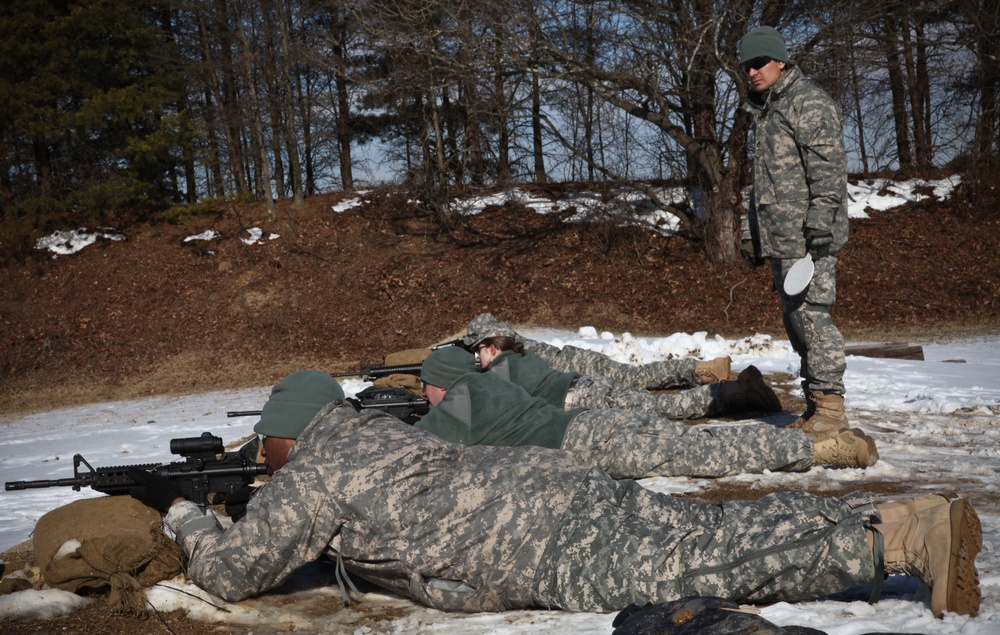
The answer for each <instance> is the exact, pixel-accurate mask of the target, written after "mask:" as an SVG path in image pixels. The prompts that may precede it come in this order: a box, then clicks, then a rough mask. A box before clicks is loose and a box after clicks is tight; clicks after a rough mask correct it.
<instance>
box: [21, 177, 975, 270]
mask: <svg viewBox="0 0 1000 635" xmlns="http://www.w3.org/2000/svg"><path fill="white" fill-rule="evenodd" d="M960 182H961V177H959V176H951V177H948V178H944V179H938V180H927V179H911V180H908V181H890V180H888V179H863V180H859V181H858V182H857V183H848V186H847V198H848V214H849V216H850V217H851V218H868V212H869V211H878V212H883V211H886V210H889V209H892V208H893V207H897V206H899V205H902V204H904V203H908V202H912V201H919V200H923V199H925V198H927V197H928V196H935V197H937V198H939V199H942V200H943V199H946V198H948V197H949V196H950V195H951V192H952V191H953V190H954V189H955V188H956V187H958V185H959V183H960ZM651 191H653V192H654V193H655V195H656V197H657V198H658V199H660V201H662V202H664V203H667V204H669V205H681V204H683V203H684V202H687V203H688V204H689V206H690V207H691V209H693V210H695V213H697V214H699V215H700V214H703V211H702V210H701V196H700V193H699V191H698V190H697V189H694V190H690V191H689V190H688V189H686V188H682V187H669V188H667V187H661V188H653V189H652V190H651ZM928 191H929V192H930V193H929V194H927V193H924V192H928ZM357 194H358V195H357V196H355V197H352V198H347V199H344V200H342V201H340V202H339V203H337V204H336V205H332V206H331V207H330V210H331V211H332V212H334V213H336V214H342V213H343V212H345V211H347V210H349V209H353V208H355V207H361V206H363V205H365V204H368V203H371V196H370V194H371V192H369V191H367V190H364V191H360V192H358V193H357ZM513 202H516V203H519V204H521V205H524V206H525V207H528V208H530V209H533V210H535V212H537V213H539V214H552V213H555V212H561V211H569V210H572V211H573V212H574V213H573V214H572V215H571V216H570V217H569V218H567V219H566V222H567V223H580V222H586V221H588V220H594V219H600V218H619V219H621V221H622V222H623V223H626V224H633V225H639V226H642V227H646V228H648V229H650V230H651V231H655V232H658V233H662V234H666V235H669V234H673V233H674V232H676V231H677V230H678V228H679V227H680V221H679V220H678V219H677V217H676V216H674V215H672V214H670V213H668V212H665V211H663V210H662V209H659V208H657V207H656V205H654V204H653V202H652V200H651V199H650V197H649V196H648V195H646V194H644V193H641V192H639V191H638V190H636V189H634V188H632V187H619V188H614V189H613V190H611V191H609V192H606V193H601V192H586V191H577V192H568V193H566V194H565V195H564V196H562V197H561V198H558V199H552V198H550V197H548V196H543V195H539V194H535V193H532V192H530V191H528V190H525V189H522V188H519V187H514V188H509V189H506V190H501V191H498V192H492V193H489V194H483V195H473V196H467V197H464V198H461V199H456V200H454V201H452V202H451V208H452V210H453V211H455V212H456V213H459V214H462V215H466V216H473V215H476V214H481V213H482V212H483V211H485V210H486V209H487V208H489V207H496V206H501V205H505V204H507V203H513ZM247 231H248V232H249V233H250V236H249V237H243V238H241V239H240V240H242V241H243V242H244V243H246V244H247V245H253V244H255V243H258V242H260V241H261V239H262V237H263V230H261V229H260V228H258V227H253V228H250V229H248V230H247ZM279 237H280V236H278V235H277V234H271V235H269V236H268V240H275V239H278V238H279ZM98 238H102V239H106V240H123V239H124V238H125V236H124V235H122V234H120V233H118V232H117V231H116V230H113V229H108V228H99V229H94V230H90V229H87V228H85V227H81V228H79V229H76V230H73V231H68V232H65V231H57V232H55V233H53V234H51V235H49V236H45V237H43V238H40V239H39V240H38V241H37V242H36V243H35V248H36V249H44V250H48V251H50V252H52V257H53V258H57V257H59V256H68V255H72V254H75V253H77V252H78V251H80V250H81V249H83V248H85V247H87V246H89V245H92V244H94V243H95V242H96V241H97V239H98ZM219 238H222V234H220V233H219V232H218V231H216V230H211V229H210V230H206V231H204V232H202V233H201V234H197V235H194V236H188V237H187V238H185V239H184V242H190V241H195V240H197V241H212V240H217V239H219Z"/></svg>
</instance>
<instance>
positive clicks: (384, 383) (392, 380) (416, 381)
mask: <svg viewBox="0 0 1000 635" xmlns="http://www.w3.org/2000/svg"><path fill="white" fill-rule="evenodd" d="M372 383H373V384H374V385H376V386H378V387H379V388H392V387H393V386H402V387H403V388H406V389H407V390H409V391H410V392H412V393H413V394H414V395H416V396H418V397H419V396H421V395H422V394H423V392H424V391H423V390H422V389H421V387H420V377H418V376H417V375H411V374H409V373H395V374H393V375H386V376H385V377H379V378H378V379H376V380H375V381H373V382H372Z"/></svg>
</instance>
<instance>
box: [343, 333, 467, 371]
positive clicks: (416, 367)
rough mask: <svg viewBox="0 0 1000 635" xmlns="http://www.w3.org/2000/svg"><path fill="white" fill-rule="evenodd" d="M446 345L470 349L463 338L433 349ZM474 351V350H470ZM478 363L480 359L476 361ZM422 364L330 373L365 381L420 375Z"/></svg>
mask: <svg viewBox="0 0 1000 635" xmlns="http://www.w3.org/2000/svg"><path fill="white" fill-rule="evenodd" d="M446 346H459V347H461V348H463V349H465V350H466V351H469V347H468V346H466V345H465V343H464V342H463V341H462V339H461V338H459V339H457V340H451V341H448V342H442V343H441V344H438V345H437V346H434V347H433V348H432V349H431V350H435V351H436V350H437V349H439V348H445V347H446ZM469 352H470V353H471V352H474V351H469ZM476 363H477V364H478V360H477V362H476ZM420 366H421V364H399V365H397V366H386V365H385V364H360V365H359V366H358V370H356V371H348V372H346V373H330V377H361V378H362V379H364V380H365V381H375V380H376V379H379V378H381V377H388V376H389V375H396V374H402V375H418V376H419V375H420Z"/></svg>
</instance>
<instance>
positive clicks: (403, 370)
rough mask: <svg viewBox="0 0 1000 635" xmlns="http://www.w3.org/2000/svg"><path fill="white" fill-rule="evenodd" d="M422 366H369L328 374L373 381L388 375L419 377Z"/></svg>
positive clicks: (362, 365)
mask: <svg viewBox="0 0 1000 635" xmlns="http://www.w3.org/2000/svg"><path fill="white" fill-rule="evenodd" d="M421 365H422V364H399V365H398V366H386V365H385V364H370V365H365V364H361V366H360V367H359V368H358V370H356V371H349V372H346V373H330V377H361V378H362V379H364V380H365V381H375V380H376V379H379V378H381V377H388V376H389V375H396V374H402V375H420V367H421Z"/></svg>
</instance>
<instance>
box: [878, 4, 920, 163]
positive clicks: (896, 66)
mask: <svg viewBox="0 0 1000 635" xmlns="http://www.w3.org/2000/svg"><path fill="white" fill-rule="evenodd" d="M883 24H884V26H885V39H884V40H883V46H884V48H885V61H886V69H887V70H888V72H889V92H890V93H891V94H892V119H893V123H894V124H895V129H896V160H897V161H898V162H899V168H900V169H901V170H906V169H908V168H912V167H913V165H914V162H913V153H912V151H911V149H910V131H909V126H908V116H907V112H906V89H905V87H904V83H903V72H902V70H901V68H900V60H899V49H898V46H897V42H898V34H899V29H898V27H897V25H896V22H895V19H894V18H892V17H889V18H888V19H886V20H885V21H884V22H883Z"/></svg>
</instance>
